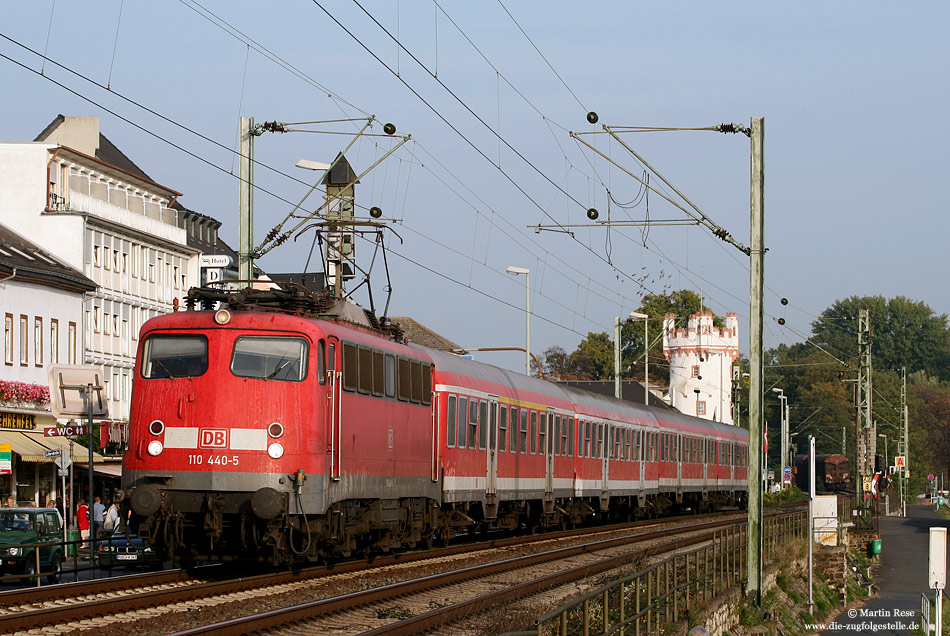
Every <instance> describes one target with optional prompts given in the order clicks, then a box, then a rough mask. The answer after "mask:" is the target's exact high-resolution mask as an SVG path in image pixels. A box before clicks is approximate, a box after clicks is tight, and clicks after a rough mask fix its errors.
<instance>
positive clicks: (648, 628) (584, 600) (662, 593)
mask: <svg viewBox="0 0 950 636" xmlns="http://www.w3.org/2000/svg"><path fill="white" fill-rule="evenodd" d="M745 527H746V526H745V524H740V525H737V526H734V527H731V528H726V529H723V530H717V531H716V532H715V533H714V537H713V539H712V541H711V542H710V543H709V544H708V545H705V546H702V547H699V548H696V549H694V550H691V551H689V552H685V553H681V554H675V555H673V556H670V557H668V558H666V559H664V560H663V561H660V562H659V563H656V564H655V565H652V566H650V567H647V568H644V569H642V570H639V571H637V572H636V573H634V574H631V575H628V576H625V577H623V578H619V579H615V580H613V581H610V582H608V583H606V584H604V585H602V586H600V587H598V588H597V589H595V590H593V591H591V592H588V593H587V594H585V595H583V596H580V597H578V598H575V599H573V600H571V601H569V602H567V603H565V604H563V605H561V606H560V607H558V608H556V609H554V610H553V611H551V612H548V613H547V614H544V615H543V616H541V617H540V618H538V619H537V621H536V628H535V629H533V630H529V631H517V632H506V633H505V634H502V635H501V636H547V635H553V634H557V635H558V636H567V634H584V636H596V635H601V636H606V635H615V634H619V635H620V636H627V635H633V636H640V635H641V634H655V633H658V632H659V631H660V630H661V629H662V628H663V626H665V625H671V624H673V623H675V622H677V621H679V620H683V619H685V618H687V616H686V612H687V608H688V607H695V605H696V603H705V602H708V601H710V600H712V599H713V598H715V597H717V596H720V595H722V594H723V593H725V591H726V590H728V589H729V588H730V587H733V586H738V585H740V584H741V583H742V582H743V581H744V580H745V575H746V536H747V533H746V530H745ZM807 528H808V515H807V513H805V512H802V511H797V512H793V513H787V514H784V515H780V516H776V517H772V518H769V519H766V520H765V524H764V546H763V549H764V551H765V557H766V558H768V557H769V555H770V554H771V553H772V552H773V551H774V550H777V549H780V548H781V547H783V546H784V545H785V544H786V542H787V541H789V540H790V539H791V538H805V537H806V536H807V534H808V529H807Z"/></svg>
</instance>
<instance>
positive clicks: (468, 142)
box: [312, 0, 649, 291]
mask: <svg viewBox="0 0 950 636" xmlns="http://www.w3.org/2000/svg"><path fill="white" fill-rule="evenodd" d="M312 2H313V3H314V5H316V6H317V7H318V8H319V9H320V10H321V11H323V12H324V13H325V14H326V15H327V17H329V18H330V19H331V20H333V22H334V23H336V24H337V25H338V26H339V27H340V28H341V29H343V31H344V32H345V33H346V34H347V35H349V36H350V37H351V38H352V39H353V40H354V41H355V42H357V44H359V45H360V46H361V47H362V48H363V49H364V50H365V51H366V52H367V53H369V54H370V55H371V56H372V57H373V58H374V59H375V60H376V61H377V62H379V63H380V64H381V65H382V66H383V67H384V68H385V69H386V70H388V71H389V72H390V73H392V74H393V76H394V77H396V78H397V79H398V80H399V81H400V82H401V83H402V84H403V85H404V86H405V87H406V88H407V89H408V90H409V91H410V92H411V93H412V94H413V95H415V96H416V97H417V98H418V99H419V100H420V101H421V102H422V103H423V104H425V106H426V107H427V108H429V110H431V111H432V112H433V114H435V115H436V116H437V117H438V118H439V119H441V120H442V122H443V123H445V124H446V125H447V126H448V127H449V128H450V129H451V130H452V131H453V132H454V133H455V134H457V135H458V136H459V137H460V138H462V139H463V140H464V141H465V142H466V143H467V144H468V145H469V146H470V147H471V148H472V149H473V150H475V152H477V153H478V154H479V155H480V156H481V157H482V158H483V159H485V160H486V161H487V162H488V163H489V164H491V165H492V166H494V167H495V168H496V169H497V170H499V172H501V174H502V175H503V176H504V177H505V178H506V179H507V180H508V181H509V183H511V184H512V185H513V186H514V187H515V189H517V190H518V191H519V192H520V193H521V194H522V195H523V196H524V197H525V198H526V199H527V200H528V201H530V202H531V203H532V204H533V205H534V206H535V207H536V208H538V210H540V211H541V212H542V213H543V214H544V215H545V216H547V217H548V218H549V219H551V220H552V221H553V222H554V223H555V224H558V225H560V224H559V222H558V221H557V220H556V219H555V218H554V217H553V216H551V214H550V213H549V212H548V211H547V210H545V209H544V207H543V206H541V205H540V204H539V203H538V202H537V200H536V199H535V198H534V197H532V196H531V195H530V194H528V192H527V191H526V190H525V189H524V187H523V186H522V185H521V184H519V183H518V182H517V181H516V180H515V179H514V178H513V177H512V176H511V175H510V174H508V172H507V171H505V170H503V169H502V168H500V167H499V166H496V165H495V163H494V162H493V161H492V160H491V158H490V157H489V156H488V155H487V154H485V152H484V151H483V150H482V149H481V148H479V147H478V146H477V145H476V144H475V143H474V142H472V141H471V140H470V139H469V138H468V137H467V136H466V135H464V134H463V133H462V132H461V130H459V129H458V127H456V126H455V125H454V124H452V123H451V122H450V121H449V120H448V119H447V118H446V117H445V116H444V115H443V114H442V113H441V112H439V110H438V109H436V108H435V107H434V106H433V105H432V104H431V103H430V102H429V101H428V100H426V99H425V98H424V97H423V96H422V95H421V94H420V93H419V92H418V91H417V90H416V89H414V88H413V87H412V86H411V85H410V84H409V83H408V82H407V81H406V80H405V79H404V78H402V77H400V76H399V75H397V74H396V71H395V69H393V68H392V67H391V66H390V65H389V64H387V63H386V62H384V61H383V60H382V59H381V58H380V57H379V56H378V55H377V54H376V53H375V52H374V51H373V50H372V49H370V48H369V46H368V45H367V44H366V43H365V42H363V41H362V40H361V39H360V38H358V37H357V36H356V35H355V34H354V33H353V32H352V31H350V30H349V29H348V28H346V26H345V25H343V23H342V22H340V21H339V20H338V19H337V18H336V17H335V16H334V15H333V14H332V13H330V12H329V11H328V10H327V9H326V8H325V7H324V6H323V5H322V4H320V2H319V1H318V0H312ZM353 2H354V4H356V6H357V7H359V8H360V10H362V11H363V13H365V14H366V15H367V17H369V18H370V20H372V21H373V22H374V23H375V24H376V25H377V26H378V27H379V29H380V30H382V31H383V32H384V33H385V34H386V35H387V36H388V37H390V38H391V39H393V40H394V41H396V40H395V38H394V36H393V35H392V34H391V33H390V32H389V30H388V29H386V27H385V26H383V25H382V24H381V23H380V22H379V21H378V20H377V19H376V18H375V16H373V15H372V14H371V13H370V12H369V11H367V10H366V9H365V8H364V7H363V6H362V5H361V4H360V3H359V1H358V0H353ZM397 43H398V44H399V46H400V47H401V48H402V50H403V51H405V52H406V54H407V55H409V57H410V58H412V60H413V61H414V62H415V63H416V64H418V65H419V66H420V67H421V68H422V69H424V70H425V71H426V72H427V73H428V74H429V75H430V76H432V77H433V79H434V80H435V81H436V82H437V83H438V84H439V85H440V86H442V87H443V88H444V89H445V90H446V92H448V93H449V95H451V96H452V97H453V98H454V99H455V100H456V101H457V102H458V103H459V104H460V105H461V106H462V107H463V108H465V109H466V110H467V111H468V112H469V113H470V114H471V115H472V116H473V117H475V119H476V120H478V121H479V122H480V123H481V124H482V125H483V126H485V128H486V129H487V130H489V131H490V132H491V133H492V134H494V135H497V136H498V137H499V138H500V139H501V141H502V143H503V144H505V146H506V147H507V148H509V149H510V150H511V151H512V152H513V153H515V155H516V156H517V157H518V158H519V159H521V160H522V161H524V162H525V163H526V164H527V165H528V166H530V167H531V168H532V169H533V170H535V171H536V172H537V173H538V174H539V175H540V176H541V177H542V178H543V179H544V180H546V181H548V182H549V183H550V184H551V185H553V186H554V187H555V188H557V189H558V190H560V191H561V192H562V193H563V194H564V195H565V196H567V197H569V198H570V199H571V200H572V201H574V202H575V203H576V204H577V205H578V206H581V207H584V206H583V205H582V204H581V203H580V202H579V201H577V199H575V198H574V197H573V196H571V195H570V193H568V192H566V191H564V190H563V189H562V188H561V187H560V186H559V185H557V184H556V183H555V182H554V181H553V180H552V179H551V178H550V177H549V176H548V175H547V174H546V173H545V172H544V171H542V170H540V169H539V168H538V167H537V166H535V165H534V164H533V163H532V162H530V161H529V160H528V159H527V158H526V157H524V155H523V154H522V153H520V152H519V151H518V150H517V149H516V148H515V147H514V146H512V145H511V144H510V143H509V142H508V141H507V140H506V139H505V138H504V137H503V136H501V135H499V134H498V132H497V131H495V130H494V129H493V128H492V127H491V126H490V125H489V124H488V123H487V122H485V120H484V119H482V118H481V117H480V116H479V115H478V114H477V113H475V112H474V111H473V110H472V109H471V107H470V106H468V104H466V103H465V101H464V100H462V99H461V98H459V97H458V96H457V95H456V94H455V93H454V92H453V91H452V90H451V89H449V88H448V86H446V85H445V83H444V82H442V80H440V79H438V78H437V77H435V76H434V75H433V73H432V71H431V70H429V69H428V68H427V67H426V65H425V64H423V63H422V62H421V61H420V60H419V59H418V58H417V57H416V56H415V55H413V53H412V52H411V51H409V50H408V49H407V48H406V47H405V46H404V45H403V44H402V43H401V42H398V41H397ZM568 234H569V233H568ZM569 235H570V234H569ZM572 239H573V240H574V241H575V242H577V243H578V244H579V245H581V246H583V247H585V248H586V249H587V250H588V251H590V252H591V253H592V254H593V255H594V256H596V257H597V258H598V259H600V260H601V261H603V262H604V263H606V264H608V265H610V263H608V262H607V260H606V259H605V258H604V257H603V256H601V255H600V254H598V253H597V252H595V251H594V250H593V249H591V248H589V247H587V246H586V245H584V244H583V243H582V242H581V241H579V240H577V238H576V237H573V236H572ZM611 267H612V269H613V270H614V271H616V272H618V273H619V274H621V275H623V276H624V277H625V278H628V279H629V280H630V281H631V282H633V283H634V284H636V285H639V286H641V287H643V289H644V290H647V288H646V287H644V286H643V285H642V284H641V283H639V282H638V281H637V280H635V279H634V278H633V277H631V276H629V275H628V274H627V273H626V272H622V271H621V270H618V269H617V268H616V267H613V266H611ZM647 291H649V290H647Z"/></svg>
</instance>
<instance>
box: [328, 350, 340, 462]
mask: <svg viewBox="0 0 950 636" xmlns="http://www.w3.org/2000/svg"><path fill="white" fill-rule="evenodd" d="M340 350H341V347H340V341H339V339H337V338H336V337H335V336H330V337H328V338H327V351H326V356H327V358H326V365H327V371H326V373H327V452H328V453H329V454H330V478H331V479H334V480H337V479H339V478H340V475H341V474H342V472H341V468H340V459H341V452H340V445H341V442H342V441H343V433H342V431H341V430H340V429H341V426H342V421H343V378H342V373H341V371H340V365H339V364H338V356H339V355H340V354H339V352H340Z"/></svg>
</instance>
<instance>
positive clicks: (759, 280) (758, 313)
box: [746, 117, 765, 607]
mask: <svg viewBox="0 0 950 636" xmlns="http://www.w3.org/2000/svg"><path fill="white" fill-rule="evenodd" d="M751 130H752V133H751V140H752V175H751V181H752V183H751V186H752V202H751V203H752V205H751V223H750V226H751V234H752V236H751V246H750V250H749V474H748V489H749V491H748V492H749V517H748V543H747V546H746V553H747V560H746V561H747V564H748V568H747V574H748V584H747V586H746V592H747V597H748V600H749V602H750V603H752V604H753V605H755V606H756V607H761V606H762V584H763V581H762V526H763V523H762V521H763V520H762V494H763V493H762V416H763V413H762V397H763V396H762V390H763V372H764V369H763V367H762V357H763V356H762V327H763V306H762V300H763V299H762V290H763V288H764V286H765V267H764V266H765V262H764V261H765V223H764V212H765V166H764V146H763V144H764V141H765V118H764V117H753V118H752V124H751Z"/></svg>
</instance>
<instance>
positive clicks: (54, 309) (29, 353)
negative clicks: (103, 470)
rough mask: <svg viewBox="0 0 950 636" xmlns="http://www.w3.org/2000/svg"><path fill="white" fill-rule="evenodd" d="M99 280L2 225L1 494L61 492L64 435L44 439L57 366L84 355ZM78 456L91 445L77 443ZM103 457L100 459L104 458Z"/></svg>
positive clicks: (23, 499)
mask: <svg viewBox="0 0 950 636" xmlns="http://www.w3.org/2000/svg"><path fill="white" fill-rule="evenodd" d="M95 288H96V285H95V283H93V282H92V281H91V280H89V279H88V278H87V277H85V276H83V275H82V273H80V272H79V270H77V269H75V268H73V267H70V266H69V265H66V264H65V263H63V262H62V261H61V260H60V259H58V258H57V257H56V256H55V255H53V254H51V253H50V252H47V251H46V250H44V249H43V248H41V247H40V246H38V245H36V244H34V243H32V242H30V241H28V240H27V239H25V238H24V237H22V236H21V235H19V234H17V233H16V232H14V231H12V230H10V229H9V228H7V227H6V226H4V225H2V224H0V300H2V302H0V313H2V317H3V363H2V364H0V496H2V497H3V499H4V500H6V498H7V497H10V496H12V497H14V498H15V499H16V501H18V502H19V503H22V504H26V503H31V504H33V505H44V504H45V503H47V502H48V501H51V500H52V499H54V498H60V497H61V494H62V490H63V488H62V481H61V480H60V479H59V478H58V466H57V465H56V463H55V462H56V459H57V458H56V457H54V456H53V455H54V454H56V453H59V454H60V455H62V454H64V453H65V452H67V451H68V446H69V444H68V442H67V441H66V440H65V439H64V438H58V437H51V438H46V437H44V435H43V429H44V428H48V427H55V426H56V419H55V418H54V417H53V415H52V413H50V408H49V393H48V390H47V383H48V375H49V369H50V366H51V365H54V364H76V363H77V362H79V361H81V356H82V354H83V351H82V333H81V328H82V321H83V297H84V295H85V294H88V293H91V292H93V291H94V290H95ZM72 450H74V451H75V452H76V454H77V458H78V461H79V462H80V463H83V464H86V463H87V461H88V460H87V458H88V451H87V449H85V448H84V447H82V446H78V445H73V447H72ZM100 459H101V458H100Z"/></svg>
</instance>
